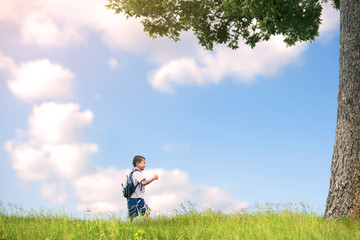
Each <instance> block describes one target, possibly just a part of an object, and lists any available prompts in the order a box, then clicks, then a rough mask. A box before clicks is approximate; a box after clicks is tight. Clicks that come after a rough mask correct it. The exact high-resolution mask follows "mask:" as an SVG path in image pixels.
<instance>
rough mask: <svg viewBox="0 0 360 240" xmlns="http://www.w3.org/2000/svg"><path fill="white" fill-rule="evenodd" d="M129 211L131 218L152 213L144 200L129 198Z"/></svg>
mask: <svg viewBox="0 0 360 240" xmlns="http://www.w3.org/2000/svg"><path fill="white" fill-rule="evenodd" d="M128 209H129V217H137V216H138V215H139V213H140V215H141V216H143V215H144V214H145V213H146V212H150V208H149V207H148V205H147V204H146V203H145V201H144V199H143V198H129V200H128Z"/></svg>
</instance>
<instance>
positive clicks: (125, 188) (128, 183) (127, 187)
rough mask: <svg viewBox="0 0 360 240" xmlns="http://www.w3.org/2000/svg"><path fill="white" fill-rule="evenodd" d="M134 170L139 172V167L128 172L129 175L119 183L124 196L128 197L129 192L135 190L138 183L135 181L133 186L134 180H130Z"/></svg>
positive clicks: (131, 192)
mask: <svg viewBox="0 0 360 240" xmlns="http://www.w3.org/2000/svg"><path fill="white" fill-rule="evenodd" d="M135 171H139V172H140V170H139V169H134V170H133V171H131V172H130V174H129V175H127V176H126V178H125V181H124V182H123V183H122V184H121V186H122V192H123V195H124V197H125V198H130V196H131V194H133V193H134V192H135V189H136V188H137V186H138V185H139V183H137V184H136V186H135V185H134V182H133V180H132V175H133V173H134V172H135Z"/></svg>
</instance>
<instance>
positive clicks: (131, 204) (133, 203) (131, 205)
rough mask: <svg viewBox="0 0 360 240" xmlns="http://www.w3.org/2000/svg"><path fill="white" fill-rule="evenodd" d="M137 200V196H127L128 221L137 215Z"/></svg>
mask: <svg viewBox="0 0 360 240" xmlns="http://www.w3.org/2000/svg"><path fill="white" fill-rule="evenodd" d="M138 202H139V199H138V198H129V199H128V209H129V215H128V221H130V222H132V221H133V220H134V218H135V217H137V216H138V215H139V205H138Z"/></svg>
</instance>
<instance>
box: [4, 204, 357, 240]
mask: <svg viewBox="0 0 360 240" xmlns="http://www.w3.org/2000/svg"><path fill="white" fill-rule="evenodd" d="M0 239H1V240H3V239H137V240H139V239H206V240H208V239H216V240H218V239H247V240H250V239H254V240H255V239H256V240H258V239H296V240H301V239H306V240H308V239H326V240H330V239H336V240H338V239H346V240H348V239H360V221H358V220H350V219H335V220H323V219H322V217H321V216H317V215H316V214H313V213H307V212H306V211H304V210H302V211H298V209H296V208H295V209H281V210H279V209H275V210H274V208H273V207H272V206H271V207H266V208H263V209H260V210H256V211H252V212H251V213H249V212H238V213H233V214H222V213H221V212H216V211H213V210H210V209H209V210H205V211H202V212H198V211H195V210H194V209H192V210H186V209H185V211H181V212H179V213H178V214H175V215H174V216H160V217H154V218H150V219H148V220H147V221H145V222H144V221H142V220H141V219H138V220H135V221H134V222H127V221H126V220H125V219H120V218H117V217H116V216H115V215H113V216H110V217H109V216H107V217H101V216H97V217H86V216H84V217H83V218H82V219H78V218H73V217H69V216H66V215H65V214H51V213H44V212H40V213H24V212H21V211H20V213H19V212H15V213H14V212H10V213H8V212H6V211H1V212H0Z"/></svg>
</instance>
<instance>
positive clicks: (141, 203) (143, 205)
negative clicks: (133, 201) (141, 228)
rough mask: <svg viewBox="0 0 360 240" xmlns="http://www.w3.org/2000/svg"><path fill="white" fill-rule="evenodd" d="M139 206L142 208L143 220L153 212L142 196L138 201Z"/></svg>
mask: <svg viewBox="0 0 360 240" xmlns="http://www.w3.org/2000/svg"><path fill="white" fill-rule="evenodd" d="M138 207H139V209H140V214H141V216H143V220H144V221H146V220H147V219H148V217H149V215H150V212H151V210H150V208H149V206H148V205H147V204H146V203H145V201H144V199H142V198H141V199H140V201H139V202H138Z"/></svg>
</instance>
